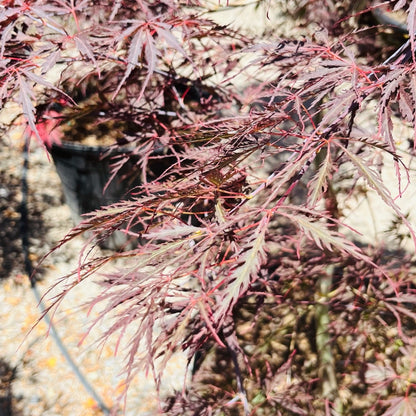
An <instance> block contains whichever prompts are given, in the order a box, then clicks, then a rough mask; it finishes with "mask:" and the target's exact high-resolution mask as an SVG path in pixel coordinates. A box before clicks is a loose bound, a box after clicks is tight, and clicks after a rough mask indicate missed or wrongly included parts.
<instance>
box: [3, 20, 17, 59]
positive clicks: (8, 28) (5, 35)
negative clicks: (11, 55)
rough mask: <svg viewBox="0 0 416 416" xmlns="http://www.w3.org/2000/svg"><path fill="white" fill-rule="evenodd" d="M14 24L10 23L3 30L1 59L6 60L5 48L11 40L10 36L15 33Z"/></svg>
mask: <svg viewBox="0 0 416 416" xmlns="http://www.w3.org/2000/svg"><path fill="white" fill-rule="evenodd" d="M13 27H14V24H13V23H10V24H9V25H7V26H6V27H5V28H3V31H2V34H1V40H0V59H4V58H3V55H4V48H5V45H6V42H7V41H8V40H9V39H10V36H11V34H12V31H13Z"/></svg>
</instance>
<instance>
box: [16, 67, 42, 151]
mask: <svg viewBox="0 0 416 416" xmlns="http://www.w3.org/2000/svg"><path fill="white" fill-rule="evenodd" d="M18 82H19V93H18V99H19V102H20V104H21V106H22V110H23V115H24V116H25V118H26V121H27V123H28V125H29V127H30V130H31V131H32V133H33V134H34V135H35V136H36V138H37V139H38V140H39V142H40V143H43V140H42V137H41V136H40V134H39V132H38V129H37V128H36V118H35V107H34V105H33V102H32V100H33V99H34V93H33V91H32V89H31V87H30V86H29V85H28V83H27V82H26V81H25V79H24V77H22V76H20V75H18Z"/></svg>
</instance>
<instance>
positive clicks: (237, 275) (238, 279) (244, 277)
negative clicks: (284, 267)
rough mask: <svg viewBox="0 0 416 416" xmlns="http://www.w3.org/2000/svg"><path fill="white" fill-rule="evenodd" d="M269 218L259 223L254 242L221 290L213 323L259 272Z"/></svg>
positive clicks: (235, 301)
mask: <svg viewBox="0 0 416 416" xmlns="http://www.w3.org/2000/svg"><path fill="white" fill-rule="evenodd" d="M268 223H269V217H268V216H267V215H265V216H264V217H263V219H262V220H261V221H260V223H259V225H258V227H257V229H256V232H255V234H254V240H253V241H250V243H249V244H248V246H249V248H248V249H247V250H246V251H243V252H242V253H241V254H240V257H239V259H238V260H239V262H240V263H241V264H240V266H238V267H236V268H234V269H233V270H232V272H231V275H230V276H229V278H228V279H227V281H228V282H231V283H228V284H226V285H225V287H224V289H223V296H221V302H220V303H219V304H218V305H217V309H216V311H215V314H214V315H215V321H217V322H219V321H221V320H222V318H224V317H225V315H226V314H227V312H228V311H230V310H231V309H232V308H233V306H234V305H235V304H236V303H237V301H238V299H239V297H241V295H242V294H243V293H244V292H245V291H246V290H247V289H248V287H249V285H250V283H252V282H253V280H254V277H255V276H256V274H257V272H258V271H259V268H260V266H261V265H262V263H263V262H264V261H265V258H266V241H265V235H266V230H267V225H268Z"/></svg>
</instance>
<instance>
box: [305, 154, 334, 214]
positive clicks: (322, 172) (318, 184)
mask: <svg viewBox="0 0 416 416" xmlns="http://www.w3.org/2000/svg"><path fill="white" fill-rule="evenodd" d="M330 177H331V154H330V152H327V154H326V156H325V159H324V161H323V162H322V164H321V166H319V168H318V171H317V172H316V174H315V175H314V177H313V178H312V180H311V181H310V182H309V183H308V189H309V192H308V205H309V206H310V207H311V208H315V206H316V204H317V203H318V202H319V201H320V200H321V199H322V195H323V194H324V193H325V192H326V190H327V188H328V179H330Z"/></svg>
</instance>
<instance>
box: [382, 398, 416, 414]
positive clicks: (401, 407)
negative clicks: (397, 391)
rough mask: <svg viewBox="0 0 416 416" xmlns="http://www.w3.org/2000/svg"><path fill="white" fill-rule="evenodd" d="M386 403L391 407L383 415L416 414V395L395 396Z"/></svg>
mask: <svg viewBox="0 0 416 416" xmlns="http://www.w3.org/2000/svg"><path fill="white" fill-rule="evenodd" d="M385 403H386V404H388V405H389V408H388V409H387V410H386V411H385V412H384V413H383V414H382V415H381V416H416V397H409V396H403V397H394V398H392V399H390V400H386V401H385Z"/></svg>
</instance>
